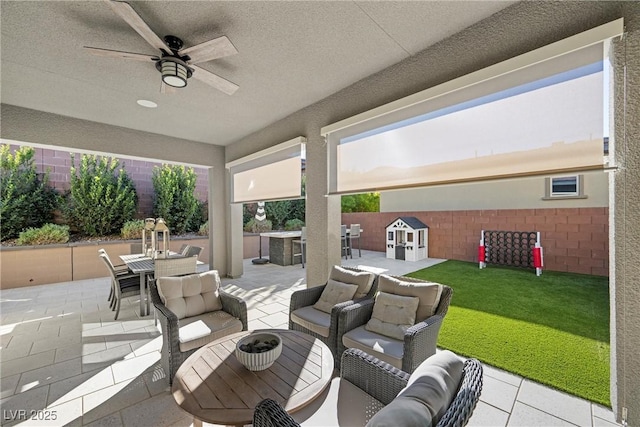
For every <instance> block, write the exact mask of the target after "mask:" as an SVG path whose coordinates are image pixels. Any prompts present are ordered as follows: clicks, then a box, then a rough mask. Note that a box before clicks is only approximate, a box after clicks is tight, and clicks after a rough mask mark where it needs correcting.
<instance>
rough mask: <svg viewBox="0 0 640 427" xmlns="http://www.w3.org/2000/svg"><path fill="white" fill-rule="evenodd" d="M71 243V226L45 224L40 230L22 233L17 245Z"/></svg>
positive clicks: (32, 229) (29, 230) (30, 229)
mask: <svg viewBox="0 0 640 427" xmlns="http://www.w3.org/2000/svg"><path fill="white" fill-rule="evenodd" d="M68 241H69V226H68V225H57V224H45V225H43V226H42V227H40V228H33V227H32V228H27V229H26V230H25V231H22V232H21V233H20V237H18V240H17V241H16V244H17V245H21V246H25V245H51V244H54V243H67V242H68Z"/></svg>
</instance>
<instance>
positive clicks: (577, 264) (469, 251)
mask: <svg viewBox="0 0 640 427" xmlns="http://www.w3.org/2000/svg"><path fill="white" fill-rule="evenodd" d="M399 216H414V217H416V218H418V219H419V220H421V221H422V222H424V223H425V224H427V225H428V226H429V257H431V258H446V259H456V260H462V261H474V262H476V261H478V244H479V241H480V233H481V231H482V230H483V229H485V230H506V231H539V232H540V233H541V234H540V238H541V240H542V246H543V248H544V264H545V269H546V270H553V271H566V272H571V273H584V274H593V275H597V276H608V275H609V234H608V233H609V209H608V208H566V209H502V210H467V211H432V212H429V211H424V212H380V213H343V214H342V223H343V224H347V225H348V224H360V226H361V227H362V229H363V230H364V232H363V233H362V235H361V237H360V240H361V244H362V248H363V249H368V250H373V251H380V252H384V251H385V245H386V241H385V235H386V233H385V228H386V226H387V225H389V224H390V223H391V222H392V221H393V220H395V219H396V218H397V217H399Z"/></svg>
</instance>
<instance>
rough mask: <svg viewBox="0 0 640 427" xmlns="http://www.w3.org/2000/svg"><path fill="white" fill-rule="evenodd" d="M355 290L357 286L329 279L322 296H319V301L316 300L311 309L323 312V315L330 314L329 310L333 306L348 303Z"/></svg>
mask: <svg viewBox="0 0 640 427" xmlns="http://www.w3.org/2000/svg"><path fill="white" fill-rule="evenodd" d="M357 290H358V285H352V284H349V283H343V282H339V281H337V280H333V279H329V282H328V283H327V286H325V287H324V290H323V291H322V295H320V299H318V301H317V302H316V303H315V304H314V305H313V307H314V308H315V309H317V310H320V311H324V312H325V313H331V309H332V308H333V306H334V305H336V304H338V303H341V302H345V301H349V300H350V299H352V298H353V296H354V295H355V293H356V291H357Z"/></svg>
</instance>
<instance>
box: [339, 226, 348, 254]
mask: <svg viewBox="0 0 640 427" xmlns="http://www.w3.org/2000/svg"><path fill="white" fill-rule="evenodd" d="M340 250H341V251H342V254H344V259H347V258H348V257H349V252H350V248H349V238H348V237H347V226H346V225H344V224H343V225H341V226H340Z"/></svg>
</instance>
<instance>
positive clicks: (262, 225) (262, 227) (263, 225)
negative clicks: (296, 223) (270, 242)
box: [244, 218, 273, 233]
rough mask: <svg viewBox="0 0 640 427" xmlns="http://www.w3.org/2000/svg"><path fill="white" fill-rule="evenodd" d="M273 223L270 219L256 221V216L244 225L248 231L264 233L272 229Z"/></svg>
mask: <svg viewBox="0 0 640 427" xmlns="http://www.w3.org/2000/svg"><path fill="white" fill-rule="evenodd" d="M272 229H273V224H272V223H271V221H269V220H268V219H265V220H264V221H256V219H255V218H251V219H250V220H249V222H248V223H247V224H246V225H245V226H244V231H246V232H247V233H264V232H265V231H271V230H272Z"/></svg>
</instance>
